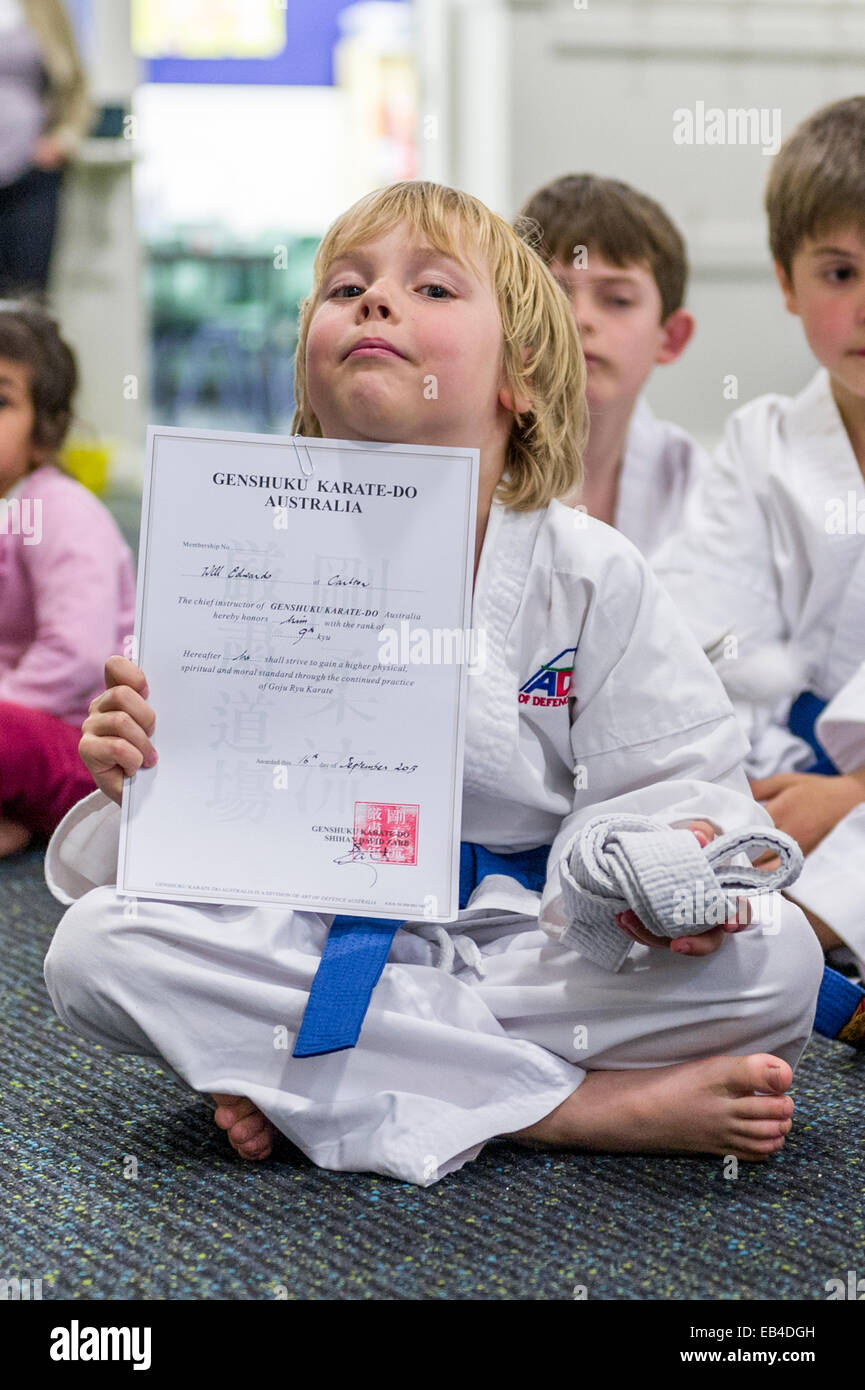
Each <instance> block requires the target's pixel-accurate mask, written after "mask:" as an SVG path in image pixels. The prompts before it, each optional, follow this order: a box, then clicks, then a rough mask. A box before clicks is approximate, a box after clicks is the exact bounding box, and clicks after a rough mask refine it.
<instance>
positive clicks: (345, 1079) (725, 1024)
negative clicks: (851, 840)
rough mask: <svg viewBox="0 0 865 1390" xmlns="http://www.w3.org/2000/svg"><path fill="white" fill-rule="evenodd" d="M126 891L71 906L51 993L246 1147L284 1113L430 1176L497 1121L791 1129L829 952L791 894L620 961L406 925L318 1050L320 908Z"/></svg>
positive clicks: (255, 1146) (347, 1152) (300, 1128)
mask: <svg viewBox="0 0 865 1390" xmlns="http://www.w3.org/2000/svg"><path fill="white" fill-rule="evenodd" d="M123 906H124V902H123V900H122V899H119V898H117V896H116V894H115V893H114V890H113V889H112V888H101V889H96V890H94V891H93V892H92V893H89V894H87V895H86V896H85V897H84V898H82V899H81V900H79V902H78V903H76V904H74V906H73V907H72V908H71V909H70V910H69V912H68V913H67V914H66V916H65V917H64V919H63V921H62V922H61V924H60V927H59V928H58V932H57V935H56V937H55V940H54V942H53V943H52V947H51V950H50V951H49V954H48V958H47V960H46V980H47V982H48V984H49V989H50V991H51V994H52V998H53V999H54V1002H55V1005H56V1006H57V1008H58V1012H59V1013H60V1016H61V1018H63V1020H64V1022H66V1023H67V1024H68V1025H69V1026H70V1027H72V1028H73V1029H74V1030H75V1031H77V1032H80V1033H83V1034H84V1035H86V1036H89V1037H91V1038H93V1039H94V1040H95V1041H98V1042H101V1043H103V1044H104V1045H105V1046H106V1047H108V1048H109V1049H110V1050H113V1051H118V1052H136V1053H141V1054H143V1055H150V1056H153V1057H156V1058H159V1059H161V1060H164V1061H166V1062H167V1063H168V1065H169V1067H171V1068H172V1069H173V1070H174V1071H175V1072H176V1073H177V1074H178V1075H180V1076H181V1077H182V1078H183V1079H184V1080H185V1081H186V1082H187V1084H189V1085H191V1086H192V1087H193V1088H194V1089H196V1090H199V1091H203V1090H206V1091H210V1092H211V1093H212V1094H214V1096H215V1098H216V1100H217V1103H218V1109H217V1111H216V1120H217V1123H218V1124H219V1125H220V1127H222V1128H225V1129H226V1130H227V1131H228V1134H229V1138H230V1140H231V1142H232V1144H233V1146H234V1147H235V1149H236V1150H237V1151H238V1152H239V1153H241V1154H242V1155H243V1156H244V1157H248V1158H263V1157H266V1156H267V1154H268V1153H269V1152H270V1148H271V1144H272V1138H273V1124H274V1122H275V1124H276V1125H277V1126H278V1127H279V1128H280V1129H281V1130H283V1132H284V1133H286V1134H287V1135H288V1137H289V1138H290V1139H292V1140H293V1142H295V1143H296V1144H298V1146H299V1147H300V1148H302V1149H303V1150H304V1152H306V1153H307V1154H308V1156H309V1157H310V1158H312V1160H313V1161H314V1162H317V1163H319V1164H320V1166H323V1167H329V1168H337V1169H348V1170H352V1169H354V1170H357V1169H360V1170H371V1171H379V1172H384V1173H390V1174H392V1175H393V1176H396V1177H399V1178H401V1179H403V1180H408V1181H415V1182H428V1181H430V1180H432V1181H434V1180H435V1178H436V1177H438V1176H443V1175H444V1173H445V1172H447V1171H452V1170H453V1169H454V1168H457V1167H460V1166H462V1163H464V1162H465V1161H467V1159H470V1158H473V1157H475V1156H476V1154H477V1153H478V1152H480V1149H481V1148H482V1147H483V1143H484V1142H485V1141H486V1140H488V1139H490V1138H492V1137H493V1136H495V1135H497V1134H498V1135H503V1134H504V1135H509V1136H512V1137H515V1138H517V1139H518V1140H522V1141H525V1142H527V1143H541V1144H543V1145H565V1146H569V1147H582V1148H589V1149H598V1150H636V1151H647V1150H654V1151H683V1150H684V1151H691V1152H710V1153H718V1154H733V1155H736V1156H738V1157H741V1158H743V1159H759V1158H765V1157H767V1156H768V1155H769V1154H771V1153H774V1152H776V1151H777V1150H778V1149H779V1148H780V1147H781V1146H782V1145H783V1142H784V1135H785V1134H786V1133H787V1131H788V1130H789V1128H790V1123H791V1121H790V1116H791V1114H792V1108H793V1104H792V1101H791V1100H790V1098H789V1097H787V1096H785V1095H784V1094H783V1092H784V1091H785V1090H786V1089H787V1087H788V1086H789V1085H790V1084H791V1082H792V1071H791V1066H790V1064H791V1063H792V1064H794V1065H795V1062H796V1061H797V1060H798V1057H799V1054H800V1053H801V1050H802V1047H803V1046H804V1043H805V1041H806V1039H807V1036H808V1033H809V1031H810V1024H811V1016H812V1014H813V1004H814V1000H815V998H816V993H817V988H818V985H819V979H820V974H821V970H822V958H821V956H820V952H819V948H818V947H817V945H816V942H815V941H814V938H813V935H812V934H811V932H810V930H809V928H808V927H807V924H806V923H805V922H804V919H803V918H802V916H801V914H800V913H799V912H798V910H797V909H796V908H795V907H793V906H792V905H790V904H784V911H783V913H782V922H781V930H780V931H779V932H778V933H777V934H776V935H769V936H763V935H762V933H761V932H760V929H759V928H754V929H750V930H749V931H747V932H745V933H742V934H741V935H739V936H735V937H731V938H729V940H728V941H725V942H724V944H723V946H722V947H721V949H720V950H719V951H718V952H717V953H716V954H715V956H713V957H707V958H704V959H697V960H689V959H682V958H680V957H678V956H673V955H672V954H671V953H668V952H661V951H655V950H652V951H649V949H648V948H641V947H637V948H635V950H634V951H633V952H632V955H631V957H630V958H629V961H628V962H627V964H626V966H625V968H624V970H623V971H622V972H620V973H619V974H618V975H615V976H610V975H609V974H608V972H605V971H600V970H599V968H598V967H593V966H591V965H590V963H588V962H585V961H582V960H580V959H579V958H578V957H577V956H576V955H575V954H573V953H571V952H568V951H564V950H563V949H562V948H561V947H559V946H557V945H555V944H554V943H552V942H550V941H549V938H547V937H546V936H545V934H544V933H543V932H541V931H539V930H538V929H537V928H536V927H534V926H533V924H532V923H531V922H528V923H524V924H522V926H520V925H518V924H513V923H509V924H507V925H505V926H500V927H498V928H497V927H496V925H495V924H489V925H486V926H484V927H479V928H477V929H472V935H473V937H474V939H475V940H476V942H477V944H478V945H479V947H480V949H481V952H482V957H483V964H484V972H485V973H484V975H483V976H482V977H480V976H478V975H476V974H475V973H474V972H473V971H472V970H471V969H469V968H468V967H464V968H463V969H461V971H460V972H459V974H458V977H455V976H449V975H446V974H445V973H444V972H443V971H439V970H436V969H434V968H433V966H432V961H433V960H434V959H435V948H434V947H433V946H432V945H430V946H429V948H428V950H429V954H428V957H427V958H428V959H429V961H430V964H429V965H422V964H421V965H419V964H418V963H417V962H418V959H419V956H418V949H419V945H418V938H416V937H411V934H410V933H399V934H398V935H397V937H396V939H395V944H394V950H393V952H392V955H391V961H390V962H389V964H388V966H387V967H386V969H385V973H384V975H383V976H382V980H381V981H380V983H379V986H377V989H376V993H375V995H374V996H373V1006H372V1008H371V1009H370V1013H369V1014H368V1016H367V1021H366V1023H365V1026H364V1033H363V1035H362V1037H361V1041H360V1043H359V1045H358V1047H357V1048H355V1049H352V1050H349V1051H345V1052H341V1053H335V1054H331V1055H330V1056H326V1057H320V1058H311V1059H295V1058H292V1057H291V1055H290V1050H289V1049H290V1047H291V1046H292V1045H293V1038H294V1034H295V1033H296V1031H297V1028H298V1027H299V1022H300V1017H301V1015H302V1012H303V1008H304V1007H305V1004H306V998H307V994H308V990H309V985H310V983H311V980H312V977H313V975H314V973H315V969H316V967H317V964H318V960H319V957H320V951H321V946H322V944H323V941H324V937H325V934H326V930H327V928H326V924H325V923H324V922H323V921H322V920H321V918H319V917H317V916H315V915H314V914H311V913H291V912H286V911H280V910H275V909H259V910H253V911H247V910H245V909H236V908H227V909H220V908H208V907H204V906H191V905H189V904H184V905H181V904H170V903H162V902H153V901H140V902H139V903H138V904H137V911H138V914H139V916H138V918H137V919H130V918H128V917H124V914H123ZM422 949H423V950H424V951H425V950H427V945H426V944H424V946H423V948H422ZM280 1029H281V1031H282V1033H283V1034H284V1033H285V1032H286V1030H287V1031H288V1034H289V1035H290V1036H289V1037H288V1040H287V1044H286V1042H285V1041H283V1043H282V1044H281V1046H278V1045H277V1043H276V1042H275V1041H274V1035H275V1034H276V1033H277V1032H278V1031H279V1030H280ZM724 1052H731V1053H734V1054H743V1053H752V1052H753V1055H749V1056H745V1055H732V1056H718V1055H713V1054H717V1053H724ZM770 1052H775V1053H777V1054H778V1055H768V1054H769V1053H770ZM226 1082H228V1084H227V1085H226ZM220 1083H222V1084H220ZM760 1092H765V1093H767V1094H762V1095H761V1094H759V1093H760ZM433 1160H434V1162H433ZM431 1164H432V1167H431V1166H430V1165H431Z"/></svg>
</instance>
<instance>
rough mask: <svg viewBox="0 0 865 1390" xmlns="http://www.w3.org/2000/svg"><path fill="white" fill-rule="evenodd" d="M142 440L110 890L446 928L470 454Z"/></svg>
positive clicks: (473, 654) (469, 539) (452, 904)
mask: <svg viewBox="0 0 865 1390" xmlns="http://www.w3.org/2000/svg"><path fill="white" fill-rule="evenodd" d="M148 446H149V447H148V468H147V473H146V477H145V484H144V499H143V512H142V523H141V554H140V560H139V583H138V600H137V610H136V639H137V652H136V654H135V660H136V661H137V662H138V664H139V665H140V667H141V668H142V670H143V671H144V672H145V673H146V676H147V681H148V685H149V699H150V703H151V704H152V706H153V709H154V710H155V711H156V715H157V719H158V731H157V741H158V747H159V762H158V763H157V765H156V766H155V767H154V768H152V769H148V770H146V771H145V772H143V773H142V775H140V776H136V777H135V778H133V779H131V780H130V779H127V780H126V781H125V783H124V792H123V814H122V828H121V838H120V861H119V867H118V891H119V892H120V893H121V894H124V895H132V896H141V897H156V898H166V899H178V900H181V901H195V902H216V903H222V902H233V901H237V902H255V903H261V904H284V905H291V906H297V907H307V908H310V909H317V910H320V911H324V912H333V913H353V914H357V915H369V916H376V917H392V918H399V919H408V918H418V917H420V918H424V917H425V918H427V919H428V920H431V921H436V920H438V921H448V920H452V919H453V918H454V917H455V916H456V913H457V909H458V902H457V882H458V868H459V831H460V802H461V796H462V755H463V737H464V721H465V704H466V693H467V675H468V671H469V667H470V666H471V664H472V663H474V662H476V660H477V657H478V653H477V651H476V650H475V648H474V644H473V642H472V637H473V634H472V633H471V632H470V615H471V596H472V562H473V554H474V535H475V510H476V502H477V482H478V452H477V450H475V449H446V448H428V447H420V446H416V445H412V446H403V445H370V444H366V443H354V442H347V441H341V440H325V439H297V440H295V439H293V438H292V437H280V436H270V435H268V436H262V435H243V434H230V435H226V434H222V433H216V432H211V431H193V430H174V429H163V428H153V429H151V430H150V432H149V436H148Z"/></svg>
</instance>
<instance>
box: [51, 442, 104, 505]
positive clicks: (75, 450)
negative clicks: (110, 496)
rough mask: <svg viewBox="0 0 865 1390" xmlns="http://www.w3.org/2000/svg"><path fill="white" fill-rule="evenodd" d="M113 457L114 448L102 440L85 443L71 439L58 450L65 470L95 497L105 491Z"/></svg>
mask: <svg viewBox="0 0 865 1390" xmlns="http://www.w3.org/2000/svg"><path fill="white" fill-rule="evenodd" d="M113 458H114V449H113V448H112V446H111V445H110V444H106V443H105V442H104V441H103V442H94V443H87V442H85V441H84V440H78V439H71V440H70V441H69V442H68V443H67V444H66V445H64V447H63V449H62V450H61V452H60V463H61V464H62V466H63V468H65V470H66V472H67V473H71V475H72V477H73V478H77V479H78V481H79V483H83V484H84V486H85V487H86V488H89V489H90V491H91V492H95V493H96V495H97V497H101V496H102V494H103V493H104V492H105V489H106V485H107V483H108V475H109V472H110V468H111V463H112V460H113Z"/></svg>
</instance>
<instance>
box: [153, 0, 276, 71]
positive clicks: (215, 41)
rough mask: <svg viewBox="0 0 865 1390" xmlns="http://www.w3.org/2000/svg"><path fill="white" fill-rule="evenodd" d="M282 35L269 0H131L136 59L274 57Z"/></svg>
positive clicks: (274, 5) (271, 2)
mask: <svg viewBox="0 0 865 1390" xmlns="http://www.w3.org/2000/svg"><path fill="white" fill-rule="evenodd" d="M285 35H286V12H285V6H284V5H279V4H275V3H274V0H132V46H133V49H134V51H135V52H136V53H137V54H138V56H139V58H166V57H171V58H275V57H276V55H277V54H278V53H281V52H282V50H283V49H284V47H285Z"/></svg>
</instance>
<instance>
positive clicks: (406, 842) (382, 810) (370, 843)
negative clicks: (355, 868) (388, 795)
mask: <svg viewBox="0 0 865 1390" xmlns="http://www.w3.org/2000/svg"><path fill="white" fill-rule="evenodd" d="M419 815H420V806H413V805H408V806H407V805H405V804H404V803H402V802H397V801H356V802H355V803H354V846H355V849H356V850H358V851H360V853H362V854H364V855H366V856H367V857H368V858H369V859H370V860H371V861H373V862H374V863H377V864H416V863H417V823H418V816H419Z"/></svg>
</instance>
